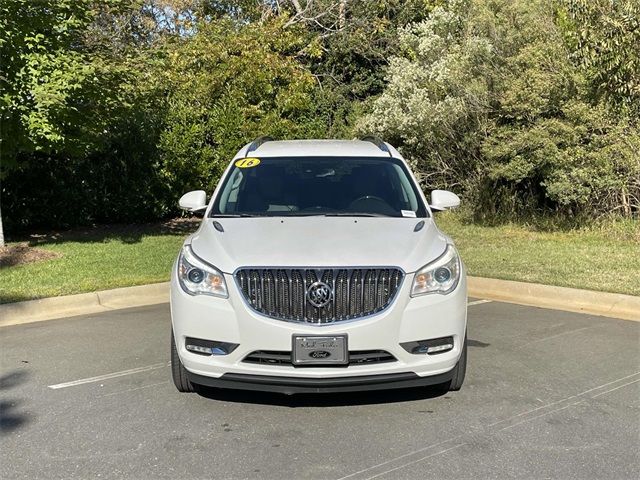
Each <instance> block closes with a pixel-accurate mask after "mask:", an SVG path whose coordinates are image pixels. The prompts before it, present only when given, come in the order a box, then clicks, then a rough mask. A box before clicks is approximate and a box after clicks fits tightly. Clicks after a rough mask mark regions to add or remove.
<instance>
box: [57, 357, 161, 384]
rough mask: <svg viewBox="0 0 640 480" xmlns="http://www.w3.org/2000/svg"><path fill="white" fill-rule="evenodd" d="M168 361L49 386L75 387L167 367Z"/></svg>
mask: <svg viewBox="0 0 640 480" xmlns="http://www.w3.org/2000/svg"><path fill="white" fill-rule="evenodd" d="M169 365H171V364H170V363H156V364H154V365H147V366H146V367H138V368H131V369H129V370H122V371H120V372H113V373H107V374H105V375H98V376H97V377H89V378H81V379H80V380H73V381H71V382H65V383H57V384H55V385H49V388H51V389H53V390H58V389H60V388H67V387H75V386H76V385H83V384H85V383H95V382H99V381H101V380H108V379H110V378H117V377H124V376H125V375H133V374H134V373H141V372H148V371H149V370H156V369H158V368H163V367H168V366H169Z"/></svg>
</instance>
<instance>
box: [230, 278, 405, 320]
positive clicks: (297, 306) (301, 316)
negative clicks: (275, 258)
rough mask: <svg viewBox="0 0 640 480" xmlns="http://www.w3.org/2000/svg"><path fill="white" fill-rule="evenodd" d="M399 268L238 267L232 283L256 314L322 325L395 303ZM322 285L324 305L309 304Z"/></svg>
mask: <svg viewBox="0 0 640 480" xmlns="http://www.w3.org/2000/svg"><path fill="white" fill-rule="evenodd" d="M403 278H404V273H403V272H402V270H400V269H398V268H241V269H239V270H238V271H237V272H236V274H235V279H236V283H237V285H238V288H239V289H240V291H241V292H242V295H243V296H244V298H245V300H246V301H247V303H248V304H249V305H250V306H251V308H253V309H254V310H255V311H257V312H259V313H261V314H263V315H266V316H268V317H271V318H276V319H278V320H286V321H294V322H302V323H313V324H325V323H334V322H340V321H345V320H352V319H355V318H362V317H366V316H368V315H372V314H374V313H378V312H380V311H382V310H384V309H385V308H387V307H388V306H389V305H390V304H391V302H392V301H393V299H394V297H395V295H396V293H397V292H398V289H399V288H400V284H401V283H402V280H403ZM318 286H321V288H322V289H323V292H321V293H323V295H324V296H322V295H321V297H322V300H323V302H322V303H318V302H316V305H320V306H314V304H313V302H312V301H310V298H309V296H310V294H311V295H312V296H313V291H312V290H313V289H314V288H315V289H317V288H318Z"/></svg>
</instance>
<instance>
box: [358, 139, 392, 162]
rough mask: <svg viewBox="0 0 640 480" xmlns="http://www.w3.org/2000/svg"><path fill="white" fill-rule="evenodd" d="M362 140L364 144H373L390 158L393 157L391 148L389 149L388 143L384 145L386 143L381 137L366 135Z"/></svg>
mask: <svg viewBox="0 0 640 480" xmlns="http://www.w3.org/2000/svg"><path fill="white" fill-rule="evenodd" d="M360 140H362V141H363V142H371V143H373V144H374V145H375V146H376V147H378V148H379V149H380V150H382V151H383V152H387V153H388V154H389V156H390V157H392V156H393V155H391V151H390V150H389V147H387V145H386V143H384V141H383V140H382V139H381V138H380V137H376V136H375V135H366V136H364V137H362V138H361V139H360Z"/></svg>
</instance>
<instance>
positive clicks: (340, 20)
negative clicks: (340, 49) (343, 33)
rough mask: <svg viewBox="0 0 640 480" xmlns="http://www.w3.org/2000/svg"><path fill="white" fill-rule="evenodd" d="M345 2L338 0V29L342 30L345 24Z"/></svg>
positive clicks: (344, 0)
mask: <svg viewBox="0 0 640 480" xmlns="http://www.w3.org/2000/svg"><path fill="white" fill-rule="evenodd" d="M346 19H347V0H340V3H339V4H338V27H340V30H342V29H343V28H344V26H345V24H346V23H347V21H346Z"/></svg>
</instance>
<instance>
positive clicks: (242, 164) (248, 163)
mask: <svg viewBox="0 0 640 480" xmlns="http://www.w3.org/2000/svg"><path fill="white" fill-rule="evenodd" d="M258 165H260V159H259V158H243V159H241V160H238V161H237V162H236V167H238V168H251V167H256V166H258Z"/></svg>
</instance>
